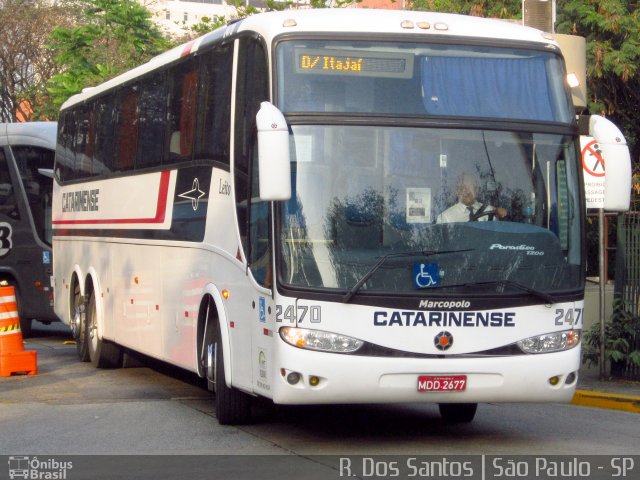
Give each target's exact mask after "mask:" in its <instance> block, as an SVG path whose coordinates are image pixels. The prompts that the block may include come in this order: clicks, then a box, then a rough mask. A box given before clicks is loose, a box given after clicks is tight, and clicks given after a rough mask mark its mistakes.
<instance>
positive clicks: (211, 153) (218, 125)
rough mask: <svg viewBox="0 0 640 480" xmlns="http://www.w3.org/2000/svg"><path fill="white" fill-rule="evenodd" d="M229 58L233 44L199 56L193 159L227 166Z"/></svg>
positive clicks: (229, 96) (230, 67)
mask: <svg viewBox="0 0 640 480" xmlns="http://www.w3.org/2000/svg"><path fill="white" fill-rule="evenodd" d="M232 60H233V48H232V45H224V46H221V47H218V48H217V49H216V50H213V51H211V52H207V53H205V54H203V55H202V56H201V60H200V62H201V63H200V65H201V68H200V100H199V102H198V103H199V105H200V111H199V113H198V128H197V132H196V144H195V152H194V154H195V155H194V158H195V159H198V160H200V159H202V160H215V161H217V162H221V163H224V164H225V165H229V136H230V121H231V118H230V116H231V74H232V71H231V70H232Z"/></svg>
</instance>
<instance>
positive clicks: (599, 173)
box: [582, 140, 604, 177]
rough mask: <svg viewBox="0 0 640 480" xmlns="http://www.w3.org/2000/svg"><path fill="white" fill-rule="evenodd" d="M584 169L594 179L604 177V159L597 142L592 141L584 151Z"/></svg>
mask: <svg viewBox="0 0 640 480" xmlns="http://www.w3.org/2000/svg"><path fill="white" fill-rule="evenodd" d="M582 168H583V169H584V171H585V173H587V174H588V175H591V176H593V177H604V157H603V156H602V150H601V149H600V145H598V142H597V141H596V140H592V141H590V142H589V143H587V144H586V145H585V147H584V148H583V149H582Z"/></svg>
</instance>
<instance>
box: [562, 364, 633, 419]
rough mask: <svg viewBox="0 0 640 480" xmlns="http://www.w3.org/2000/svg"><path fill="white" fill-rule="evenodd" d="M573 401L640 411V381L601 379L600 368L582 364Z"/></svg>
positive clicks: (588, 405)
mask: <svg viewBox="0 0 640 480" xmlns="http://www.w3.org/2000/svg"><path fill="white" fill-rule="evenodd" d="M571 403H572V404H574V405H581V406H584V407H597V408H607V409H610V410H623V411H625V412H634V413H640V382H636V381H630V380H621V379H616V378H605V379H604V380H601V379H600V370H599V369H598V368H588V367H586V366H582V368H581V369H580V372H579V375H578V387H577V389H576V393H575V395H574V397H573V400H572V401H571Z"/></svg>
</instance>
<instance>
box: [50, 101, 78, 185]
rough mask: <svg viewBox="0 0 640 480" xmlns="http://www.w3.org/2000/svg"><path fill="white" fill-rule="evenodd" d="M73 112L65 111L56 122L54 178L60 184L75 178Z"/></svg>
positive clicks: (74, 127) (74, 126)
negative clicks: (56, 140) (56, 142)
mask: <svg viewBox="0 0 640 480" xmlns="http://www.w3.org/2000/svg"><path fill="white" fill-rule="evenodd" d="M75 131H76V124H75V112H74V111H69V110H67V111H65V112H62V113H61V114H60V119H59V120H58V146H57V150H56V167H55V168H56V176H57V177H58V179H59V180H60V181H61V182H66V181H69V180H73V179H74V178H75V174H74V169H75V153H74V149H75V139H76V138H75V137H76V134H75Z"/></svg>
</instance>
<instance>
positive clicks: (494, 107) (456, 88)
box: [277, 40, 573, 123]
mask: <svg viewBox="0 0 640 480" xmlns="http://www.w3.org/2000/svg"><path fill="white" fill-rule="evenodd" d="M277 61H278V98H279V99H280V102H279V103H280V108H281V109H282V110H283V111H284V112H317V113H322V112H344V113H367V114H381V115H419V116H430V117H442V116H454V117H467V118H500V119H513V120H522V121H544V122H559V123H571V122H572V121H573V106H572V104H571V98H570V97H569V95H568V94H567V90H566V88H565V82H564V66H563V64H562V59H561V58H560V57H559V56H558V55H557V54H556V53H555V52H553V51H548V50H545V51H542V50H531V49H529V50H527V49H515V48H495V47H487V46H462V45H444V44H415V43H389V42H364V41H339V40H322V41H319V40H313V41H311V40H292V41H286V42H282V43H280V44H279V45H278V48H277Z"/></svg>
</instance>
